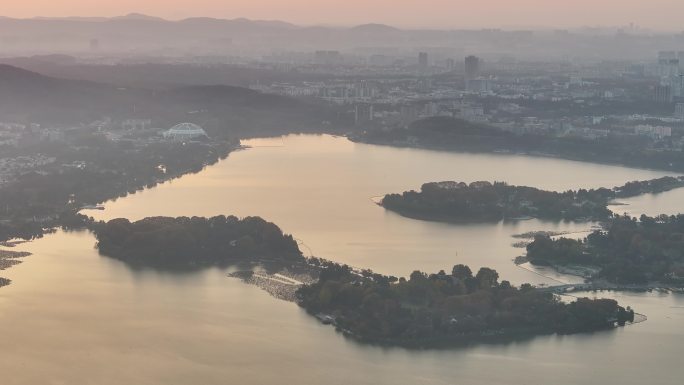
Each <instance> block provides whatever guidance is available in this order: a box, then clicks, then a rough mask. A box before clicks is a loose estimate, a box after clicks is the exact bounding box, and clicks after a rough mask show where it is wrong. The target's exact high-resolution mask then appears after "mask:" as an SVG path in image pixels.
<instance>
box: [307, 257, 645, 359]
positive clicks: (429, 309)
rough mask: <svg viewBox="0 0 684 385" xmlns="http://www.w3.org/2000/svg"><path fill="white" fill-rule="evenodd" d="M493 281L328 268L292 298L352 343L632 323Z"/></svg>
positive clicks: (604, 303)
mask: <svg viewBox="0 0 684 385" xmlns="http://www.w3.org/2000/svg"><path fill="white" fill-rule="evenodd" d="M498 279H499V275H498V273H497V272H496V271H495V270H492V269H489V268H482V269H480V270H479V271H478V272H477V273H476V274H475V275H473V274H472V272H471V270H470V268H469V267H467V266H464V265H457V266H454V268H453V269H452V271H451V273H450V274H449V273H446V272H444V271H440V272H439V273H437V274H430V275H427V274H425V273H423V272H420V271H415V272H413V273H412V274H411V276H410V278H409V279H404V278H400V279H397V278H396V277H387V276H383V275H380V274H374V273H372V272H370V271H365V272H363V273H361V274H359V273H356V272H354V271H353V270H352V269H350V268H349V267H347V266H341V265H330V266H328V267H327V268H325V269H323V270H322V272H321V274H320V279H319V281H318V282H317V283H315V284H313V285H309V286H304V287H302V288H301V289H300V290H299V291H298V297H299V301H300V304H301V306H302V307H304V308H305V309H306V310H307V311H308V312H309V313H311V314H315V315H318V317H319V318H322V319H324V320H325V321H326V322H334V324H335V325H336V326H337V328H338V329H339V330H341V331H343V332H345V334H347V335H349V336H351V337H353V338H355V339H357V340H360V341H363V342H371V343H378V344H388V345H400V346H407V347H445V346H453V345H459V344H467V343H471V342H482V341H492V340H501V339H503V340H505V339H516V338H524V337H531V336H534V335H540V334H549V333H561V334H569V333H578V332H587V331H594V330H600V329H606V328H609V327H611V326H613V325H615V324H616V323H617V324H624V323H625V322H628V321H633V319H634V313H633V312H632V311H631V310H630V309H624V308H622V307H620V306H618V304H617V302H616V301H614V300H610V299H587V298H582V299H578V300H577V301H574V302H572V303H564V302H562V301H560V300H559V299H558V297H556V296H555V295H553V294H551V293H549V292H543V291H539V290H537V289H535V288H533V287H532V286H530V285H529V284H525V285H522V286H521V287H520V288H517V287H514V286H512V285H511V284H510V283H509V282H508V281H502V282H499V280H498Z"/></svg>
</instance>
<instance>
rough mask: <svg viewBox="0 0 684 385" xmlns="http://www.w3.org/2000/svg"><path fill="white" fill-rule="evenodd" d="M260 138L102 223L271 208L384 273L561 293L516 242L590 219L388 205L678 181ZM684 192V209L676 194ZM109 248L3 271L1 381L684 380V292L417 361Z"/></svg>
mask: <svg viewBox="0 0 684 385" xmlns="http://www.w3.org/2000/svg"><path fill="white" fill-rule="evenodd" d="M245 144H247V145H249V146H251V148H250V149H247V150H244V151H239V152H235V153H232V154H230V156H229V157H228V158H227V159H226V160H224V161H221V162H220V163H218V164H216V165H213V166H211V167H208V168H206V169H205V170H204V171H202V172H200V173H198V174H194V175H188V176H185V177H182V178H180V179H177V180H174V181H171V182H168V183H165V184H163V185H160V186H157V187H155V188H153V189H149V190H146V191H143V192H140V193H137V194H133V195H130V196H128V197H126V198H122V199H118V200H116V201H113V202H108V203H107V204H106V205H105V206H106V210H104V211H91V212H89V214H91V215H94V216H96V217H97V218H100V219H110V218H116V217H127V218H130V219H139V218H143V217H146V216H151V215H167V216H178V215H187V216H192V215H198V216H210V215H218V214H225V215H228V214H234V215H237V216H247V215H258V216H262V217H264V218H265V219H267V220H270V221H273V222H275V223H277V224H278V225H279V226H281V228H283V230H284V231H286V232H288V233H292V234H293V235H294V236H295V237H296V238H297V239H298V240H300V242H301V243H302V246H301V247H302V249H303V250H304V251H305V253H306V254H310V253H312V254H314V255H317V256H320V257H324V258H328V259H332V260H335V261H339V262H344V263H348V264H351V265H354V266H358V267H368V268H371V269H373V270H376V271H378V272H381V273H385V274H394V275H398V276H408V275H409V274H410V272H411V271H413V270H415V269H420V270H423V271H426V272H436V271H438V270H439V269H445V270H447V271H449V270H450V269H451V267H452V266H453V265H454V264H457V263H465V264H468V265H470V266H471V267H472V268H473V269H477V268H479V267H481V266H489V267H492V268H495V269H496V270H497V271H498V272H499V274H500V276H501V278H502V279H508V280H510V281H512V282H514V283H516V284H520V283H523V282H532V283H535V284H553V283H555V282H557V280H560V281H562V282H572V281H573V280H576V278H573V277H567V276H561V275H553V274H552V273H550V272H547V271H528V270H525V269H522V268H519V267H516V266H515V265H514V264H513V263H512V259H513V258H514V257H515V256H517V255H519V254H521V252H522V250H521V249H516V248H514V247H513V246H512V243H514V242H515V241H516V239H513V238H512V237H511V236H512V235H514V234H519V233H523V232H526V231H533V230H554V231H567V232H571V233H573V235H575V236H577V237H581V236H583V235H584V234H585V233H583V232H586V231H588V230H589V229H590V228H591V224H574V223H550V222H542V221H538V220H529V221H521V222H517V223H498V224H478V225H450V224H440V223H431V222H424V221H417V220H412V219H407V218H403V217H401V216H398V215H396V214H393V213H390V212H387V211H385V210H384V209H383V208H381V207H379V206H377V205H375V204H374V203H373V201H372V198H373V197H377V196H380V195H383V194H385V193H389V192H402V191H404V190H407V189H418V188H420V185H421V184H422V183H425V182H430V181H440V180H457V181H465V182H472V181H476V180H498V181H506V182H509V183H511V184H524V185H530V186H534V187H539V188H545V189H553V190H566V189H571V188H572V189H575V188H579V187H585V188H591V187H600V186H605V187H612V186H617V185H622V184H624V183H625V182H626V181H629V180H637V179H638V180H644V179H652V178H657V177H660V176H664V175H667V174H666V173H663V172H657V171H649V170H637V169H630V168H625V167H619V166H606V165H596V164H589V163H582V162H573V161H566V160H558V159H545V158H534V157H526V156H515V155H490V154H460V153H447V152H435V151H425V150H416V149H397V148H391V147H381V146H371V145H364V144H355V143H352V142H349V141H348V140H346V139H345V138H338V137H332V136H313V135H305V136H287V137H284V138H271V139H258V140H250V141H246V142H245ZM680 191H681V190H677V191H673V192H669V193H665V194H660V195H658V196H655V197H654V196H647V197H639V198H637V199H634V200H630V201H629V202H628V203H630V205H629V206H619V207H620V208H621V209H622V208H629V209H628V210H624V211H629V212H630V213H633V212H632V211H631V210H646V209H648V210H656V209H658V210H662V211H663V212H667V213H675V212H679V211H684V208H683V207H681V206H682V205H684V204H683V203H681V202H684V201H682V200H678V199H676V194H680ZM672 194H674V195H675V198H667V197H668V196H670V195H672ZM662 197H666V198H667V199H662ZM657 206H661V207H657ZM649 213H651V212H649ZM633 214H635V212H634V213H633ZM94 243H95V239H94V238H93V236H92V235H91V234H89V233H87V232H72V233H67V232H62V231H59V232H57V233H55V234H51V235H48V236H46V237H45V238H43V239H40V240H37V241H34V242H31V243H28V244H23V245H21V246H19V247H18V249H19V250H27V251H31V252H33V253H34V255H32V256H30V257H27V258H26V259H25V261H24V263H22V264H21V265H18V266H15V267H13V268H12V269H10V270H7V271H3V272H2V276H5V277H7V278H10V279H12V280H13V283H12V284H11V285H10V286H7V287H4V288H2V289H0V336H1V338H2V358H3V360H0V373H3V381H2V383H3V384H36V383H41V384H73V383H93V384H122V383H130V384H160V383H163V384H227V383H239V384H270V383H283V384H290V383H299V384H321V383H327V384H350V383H353V384H453V383H465V384H509V383H519V384H548V383H550V382H553V383H557V384H578V383H582V384H592V383H597V384H606V383H617V382H620V383H623V384H644V383H648V384H679V383H680V382H681V379H680V378H678V376H677V373H678V367H679V362H680V359H679V354H680V352H681V347H680V344H679V343H678V341H681V340H682V338H684V328H682V326H681V325H682V324H683V321H684V296H682V295H674V294H661V293H601V294H600V296H603V297H610V298H615V299H617V300H618V301H620V302H621V303H622V304H623V305H629V306H632V307H634V308H635V309H636V310H637V311H638V312H640V313H644V314H646V315H647V316H648V317H649V320H648V321H647V322H644V323H641V324H637V325H632V326H629V327H627V328H622V329H617V330H613V331H608V332H602V333H595V334H591V335H575V336H546V337H539V338H535V339H532V340H529V341H524V342H517V343H511V344H500V345H486V346H477V347H471V348H465V349H454V350H444V351H407V350H404V349H398V348H397V349H386V348H380V347H372V346H363V345H359V344H357V343H355V342H352V341H348V340H346V339H345V338H344V337H343V336H341V335H339V334H337V333H336V332H335V331H334V330H333V329H332V328H331V327H326V326H323V325H320V324H319V323H318V322H317V321H316V320H315V319H313V318H312V317H309V316H308V315H306V314H305V313H304V312H303V311H302V310H301V309H299V308H298V307H297V306H296V305H293V304H291V303H287V302H283V301H278V300H276V299H274V298H272V297H270V296H269V295H268V294H266V293H265V292H263V291H261V290H260V289H258V288H256V287H253V286H249V285H245V284H243V283H241V282H240V281H238V280H234V279H229V278H227V277H226V271H222V270H219V269H208V270H205V271H201V272H195V273H189V274H172V273H160V272H155V271H152V270H132V269H130V268H129V267H127V266H126V265H125V264H123V263H121V262H119V261H115V260H111V259H109V258H106V257H101V256H99V255H98V254H97V251H96V250H95V249H94ZM540 273H541V274H543V275H540ZM588 295H593V294H588ZM597 363H601V364H600V365H598V364H597ZM645 367H646V368H648V369H649V370H648V371H645V370H643V368H645Z"/></svg>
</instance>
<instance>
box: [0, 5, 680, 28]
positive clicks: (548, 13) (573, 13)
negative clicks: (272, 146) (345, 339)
mask: <svg viewBox="0 0 684 385" xmlns="http://www.w3.org/2000/svg"><path fill="white" fill-rule="evenodd" d="M2 3H3V5H2V6H1V7H0V14H2V15H5V16H13V17H32V16H115V15H122V14H127V13H130V12H140V13H146V14H150V15H155V16H161V17H165V18H170V19H179V18H185V17H191V16H212V17H220V18H236V17H247V18H253V19H280V20H285V21H291V22H294V23H299V24H308V25H310V24H336V25H351V24H360V23H368V22H378V23H387V24H392V25H396V26H403V27H440V28H443V27H447V28H472V27H559V28H565V27H578V26H597V25H610V26H615V25H626V24H629V23H630V22H634V23H635V24H637V25H640V26H642V27H648V28H652V29H663V30H665V29H667V30H678V31H679V30H683V29H684V23H683V22H682V21H681V20H682V15H684V0H470V1H462V0H2Z"/></svg>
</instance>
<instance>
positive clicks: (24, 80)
mask: <svg viewBox="0 0 684 385" xmlns="http://www.w3.org/2000/svg"><path fill="white" fill-rule="evenodd" d="M0 114H1V115H2V116H3V119H4V120H7V121H18V122H29V123H39V124H43V125H47V126H51V125H59V124H64V125H79V124H87V123H90V122H92V121H95V120H98V119H102V118H103V117H110V118H112V119H127V118H131V117H144V118H150V119H153V120H154V121H155V122H156V123H157V124H159V126H160V127H167V126H168V127H170V126H171V125H173V124H175V123H178V122H181V121H189V120H191V121H195V122H197V123H199V124H200V125H202V126H203V127H204V128H205V129H207V130H209V131H214V133H220V132H221V131H231V132H232V133H234V134H236V135H243V136H244V135H249V134H250V133H254V134H255V135H262V134H282V133H287V132H290V131H292V130H298V131H306V130H307V128H308V129H311V128H312V127H315V128H316V129H318V130H320V127H321V122H322V121H324V120H331V116H334V115H333V114H332V113H331V112H330V111H329V110H328V109H327V107H325V106H323V105H320V104H316V103H309V102H303V101H301V100H297V99H293V98H289V97H284V96H277V95H267V94H263V93H260V92H257V91H253V90H250V89H247V88H241V87H234V86H223V85H216V86H183V87H175V88H170V89H163V90H154V89H144V88H132V87H119V86H117V85H112V84H105V83H97V82H91V81H79V80H66V79H57V78H52V77H48V76H44V75H41V74H38V73H35V72H31V71H26V70H23V69H20V68H17V67H13V66H9V65H3V64H0Z"/></svg>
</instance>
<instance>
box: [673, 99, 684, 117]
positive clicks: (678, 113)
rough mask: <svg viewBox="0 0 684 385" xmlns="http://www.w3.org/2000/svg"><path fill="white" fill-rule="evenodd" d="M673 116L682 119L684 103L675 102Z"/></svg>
mask: <svg viewBox="0 0 684 385" xmlns="http://www.w3.org/2000/svg"><path fill="white" fill-rule="evenodd" d="M674 116H675V118H677V119H679V120H684V103H677V104H676V105H675V113H674Z"/></svg>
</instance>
